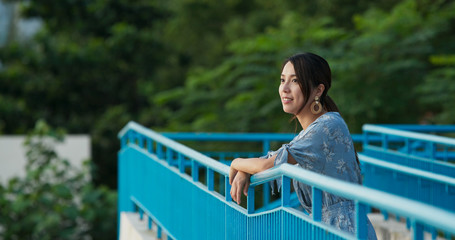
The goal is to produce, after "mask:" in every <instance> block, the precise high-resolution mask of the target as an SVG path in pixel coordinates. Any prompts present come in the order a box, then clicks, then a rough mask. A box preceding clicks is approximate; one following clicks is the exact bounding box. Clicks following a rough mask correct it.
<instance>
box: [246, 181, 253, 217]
mask: <svg viewBox="0 0 455 240" xmlns="http://www.w3.org/2000/svg"><path fill="white" fill-rule="evenodd" d="M247 209H248V214H251V213H254V187H249V188H248V197H247Z"/></svg>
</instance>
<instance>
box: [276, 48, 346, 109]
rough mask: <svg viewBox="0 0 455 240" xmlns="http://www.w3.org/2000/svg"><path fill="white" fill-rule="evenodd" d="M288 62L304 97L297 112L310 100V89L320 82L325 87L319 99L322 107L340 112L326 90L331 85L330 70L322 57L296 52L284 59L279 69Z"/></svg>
mask: <svg viewBox="0 0 455 240" xmlns="http://www.w3.org/2000/svg"><path fill="white" fill-rule="evenodd" d="M288 62H291V63H292V65H294V70H295V74H296V75H297V81H298V83H299V85H300V89H301V90H302V93H303V96H304V98H305V101H304V102H303V105H302V108H301V109H300V110H299V112H300V111H301V110H302V109H303V108H304V107H305V106H306V105H307V104H308V102H309V101H310V99H309V98H310V93H311V91H312V90H313V89H315V88H316V87H317V86H319V84H321V83H322V84H324V87H325V89H324V92H323V93H322V95H321V99H320V102H321V104H322V107H323V108H324V109H325V110H326V111H328V112H340V110H338V107H337V105H336V104H335V102H334V101H333V100H332V99H331V98H330V97H329V96H328V95H327V91H329V89H330V87H331V86H332V72H331V71H330V67H329V64H328V63H327V61H326V60H325V59H324V58H322V57H320V56H318V55H316V54H314V53H301V54H297V55H294V56H292V57H290V58H288V59H286V61H284V63H283V67H282V69H281V70H283V68H284V66H285V65H286V63H288Z"/></svg>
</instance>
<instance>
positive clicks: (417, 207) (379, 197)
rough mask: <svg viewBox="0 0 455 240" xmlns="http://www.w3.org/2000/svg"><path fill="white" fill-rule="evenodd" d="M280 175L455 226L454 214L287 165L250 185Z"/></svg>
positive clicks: (452, 228)
mask: <svg viewBox="0 0 455 240" xmlns="http://www.w3.org/2000/svg"><path fill="white" fill-rule="evenodd" d="M282 175H285V176H288V177H290V178H293V179H295V180H297V181H301V182H303V183H305V184H308V185H311V186H315V187H317V188H320V189H321V190H323V191H328V192H330V193H332V194H335V195H338V196H341V197H345V198H348V199H352V200H358V201H360V202H363V203H366V204H368V205H371V206H373V207H377V208H379V209H384V210H387V211H390V212H393V213H396V214H398V215H400V216H406V217H410V218H411V219H416V220H418V221H420V222H422V223H425V224H429V225H432V226H435V227H437V228H439V229H441V230H445V231H449V232H451V233H455V225H454V224H453V222H454V221H455V214H453V213H450V212H447V211H444V210H442V209H440V208H437V207H433V206H430V205H426V204H423V203H420V202H417V201H414V200H410V199H406V198H403V197H399V196H396V195H392V194H389V193H385V192H381V191H378V190H375V189H371V188H367V187H364V186H361V185H358V184H353V183H349V182H344V181H340V180H338V179H335V178H331V177H327V176H324V175H320V174H317V173H315V172H312V171H309V170H305V169H302V168H299V167H297V166H292V165H290V164H287V163H285V164H282V165H280V166H277V167H273V168H272V169H269V170H266V171H263V172H260V173H257V174H255V175H253V176H251V186H255V185H258V183H264V182H268V181H270V180H273V179H275V178H277V177H279V176H282Z"/></svg>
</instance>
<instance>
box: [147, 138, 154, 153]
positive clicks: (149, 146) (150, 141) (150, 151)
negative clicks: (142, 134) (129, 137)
mask: <svg viewBox="0 0 455 240" xmlns="http://www.w3.org/2000/svg"><path fill="white" fill-rule="evenodd" d="M146 141H147V151H148V152H149V153H153V141H152V139H150V138H147V140H146Z"/></svg>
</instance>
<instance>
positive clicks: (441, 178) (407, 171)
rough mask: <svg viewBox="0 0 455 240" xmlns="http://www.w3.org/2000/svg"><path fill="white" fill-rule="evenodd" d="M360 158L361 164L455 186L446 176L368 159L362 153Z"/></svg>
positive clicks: (452, 179)
mask: <svg viewBox="0 0 455 240" xmlns="http://www.w3.org/2000/svg"><path fill="white" fill-rule="evenodd" d="M358 156H359V160H360V161H361V162H367V163H370V164H372V165H376V166H379V167H384V168H389V169H392V170H394V171H399V172H402V173H405V174H408V175H413V176H417V177H420V178H424V179H428V180H432V181H435V182H441V183H444V184H448V185H451V186H455V178H451V177H447V176H444V175H441V174H435V173H432V172H428V171H423V170H420V169H416V168H411V167H406V166H403V165H400V164H396V163H390V162H386V161H382V160H379V159H376V158H372V157H368V156H366V155H363V154H361V153H359V154H358Z"/></svg>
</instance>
